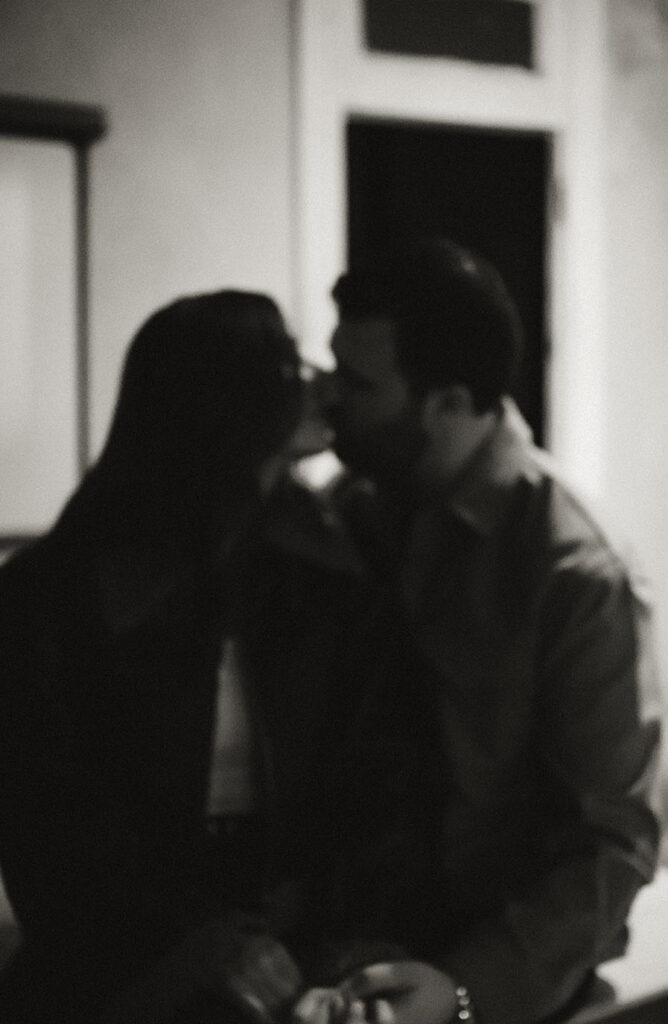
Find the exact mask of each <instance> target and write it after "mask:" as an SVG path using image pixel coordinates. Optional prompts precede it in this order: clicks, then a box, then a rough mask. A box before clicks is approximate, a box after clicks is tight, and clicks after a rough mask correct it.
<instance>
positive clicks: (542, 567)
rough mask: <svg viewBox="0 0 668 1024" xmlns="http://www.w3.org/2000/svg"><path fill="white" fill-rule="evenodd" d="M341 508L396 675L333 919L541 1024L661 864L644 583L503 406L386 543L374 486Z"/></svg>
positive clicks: (343, 489)
mask: <svg viewBox="0 0 668 1024" xmlns="http://www.w3.org/2000/svg"><path fill="white" fill-rule="evenodd" d="M335 501H336V504H337V507H338V509H339V512H340V514H341V515H342V516H343V517H344V518H345V519H346V520H347V521H348V522H349V524H350V527H351V530H352V532H353V533H354V534H355V535H356V536H357V537H358V538H359V545H360V549H361V550H362V551H365V552H366V555H367V562H368V564H369V565H371V566H373V572H374V574H375V576H376V579H377V580H378V582H379V586H380V588H381V590H384V591H385V593H386V594H387V595H389V599H390V601H391V602H392V603H393V604H394V606H395V614H396V617H397V628H396V632H395V634H394V640H393V643H394V645H395V647H396V652H395V655H394V666H395V670H394V671H391V672H389V673H388V674H387V676H386V678H385V680H384V682H382V683H381V684H380V686H379V688H378V690H377V691H376V692H375V693H374V692H368V694H367V698H366V703H365V705H364V707H363V709H362V712H361V717H360V718H359V719H358V723H357V726H356V727H355V728H354V729H353V730H352V733H351V739H350V748H349V750H348V751H347V753H346V756H345V761H346V763H347V765H348V766H349V773H350V774H349V782H348V792H349V794H350V796H349V804H348V805H347V811H346V818H347V820H348V821H349V822H352V821H356V824H355V825H351V826H350V831H349V835H348V838H349V842H348V845H347V847H346V843H345V842H344V843H343V844H342V853H341V871H340V885H341V890H340V891H339V892H338V893H337V897H336V899H337V901H338V907H339V911H338V913H339V919H340V924H341V928H342V929H343V930H345V929H350V928H351V927H353V922H354V921H355V917H356V906H363V907H364V911H363V914H364V919H365V920H366V922H367V927H369V928H374V927H375V925H374V924H373V923H371V922H374V921H376V922H377V924H378V925H379V926H380V927H384V928H385V929H386V931H387V930H389V929H394V937H395V938H397V939H399V940H401V939H404V938H407V939H408V942H409V944H410V946H411V948H412V949H413V951H414V953H415V954H416V955H420V956H423V957H426V958H427V959H429V960H431V961H432V962H434V963H436V964H438V965H440V966H442V967H443V968H444V969H445V970H447V971H448V972H450V973H451V974H452V975H453V976H454V977H455V979H456V980H457V981H459V982H461V983H463V984H465V985H467V986H468V987H469V989H470V991H471V993H472V997H473V1000H474V1002H475V1003H476V1004H477V1006H478V1009H479V1015H480V1019H481V1020H483V1021H485V1022H486V1024H526V1022H530V1021H535V1020H538V1019H540V1018H542V1017H544V1016H547V1015H550V1014H552V1013H553V1012H555V1011H557V1010H558V1009H559V1008H561V1007H563V1006H565V1005H566V1004H567V1003H568V1002H569V1000H570V999H571V997H572V996H573V995H574V993H576V992H577V990H578V989H579V987H580V986H581V985H582V983H583V981H584V980H585V979H586V977H587V975H588V973H589V972H590V971H591V970H592V969H593V968H595V966H596V965H597V964H599V963H601V962H602V961H604V960H606V959H608V958H611V957H614V956H618V955H620V954H621V953H622V952H623V951H624V948H625V944H626V927H625V921H626V918H627V915H628V912H629V908H630V906H631V903H632V900H633V898H634V896H635V894H636V892H637V891H638V889H639V887H640V886H642V885H643V883H645V882H648V881H649V880H650V879H651V877H652V874H653V872H654V869H655V865H656V859H657V848H658V840H659V826H658V822H657V817H656V813H655V811H656V801H655V797H656V768H657V757H658V743H659V707H658V702H657V686H656V679H655V677H654V669H653V662H652V650H651V642H650V638H649V636H648V628H649V620H648V608H647V603H646V600H645V595H644V593H643V590H642V586H641V585H640V584H639V582H638V580H637V579H635V578H634V577H633V576H632V575H631V572H630V570H629V568H628V566H627V565H626V563H625V561H624V560H623V558H622V557H621V556H620V554H619V553H618V551H617V550H616V549H615V547H614V546H613V545H612V544H611V542H610V541H609V540H608V538H607V537H606V535H605V533H604V532H603V530H602V529H601V528H600V527H599V525H598V524H597V522H596V521H595V520H594V518H593V517H592V516H591V515H590V513H589V512H588V511H587V510H586V508H585V507H584V506H583V504H582V503H581V502H580V501H579V500H578V499H577V498H576V497H575V496H574V494H573V492H572V491H571V490H570V489H569V488H568V487H567V486H566V485H565V484H564V483H562V482H561V481H560V480H559V478H558V476H557V474H556V471H555V469H554V467H553V465H552V463H551V461H550V459H549V458H548V456H547V455H546V454H545V453H544V452H542V451H540V450H538V449H537V448H535V447H534V446H533V444H532V443H531V438H530V435H529V431H528V428H527V427H526V425H525V424H524V422H523V421H522V420H521V417H520V416H519V413H518V411H517V409H516V408H515V407H514V406H513V405H512V403H510V402H507V403H506V404H505V407H504V410H503V414H502V416H501V419H500V422H499V425H498V428H497V429H496V431H495V433H494V435H493V436H492V437H491V439H490V440H489V442H488V443H486V444H485V446H484V448H483V449H481V450H480V451H479V453H477V455H476V457H475V459H474V462H473V463H472V464H471V465H470V466H468V467H467V468H466V470H465V472H464V473H463V475H462V476H461V478H460V479H458V480H457V481H455V483H454V484H453V485H450V486H449V487H443V488H438V487H436V488H434V490H432V492H431V493H430V494H429V496H425V497H423V498H421V497H420V496H417V497H415V496H413V499H412V504H411V507H410V508H409V509H408V511H407V513H406V514H405V515H404V520H405V522H404V526H403V528H399V531H398V533H396V534H395V535H393V528H392V525H391V521H392V518H393V516H394V518H401V517H399V516H397V515H396V513H397V511H398V510H397V508H396V507H393V506H392V504H391V502H390V503H388V499H387V496H385V497H384V496H383V495H382V494H376V495H374V494H373V492H372V491H371V490H370V488H369V486H368V485H366V484H364V485H360V484H359V483H352V482H349V483H347V484H345V485H339V487H338V494H337V495H336V496H335ZM406 522H407V526H406ZM373 685H374V684H372V687H373ZM340 804H341V806H344V805H345V799H344V798H343V797H342V798H341V801H340ZM365 822H366V823H367V839H366V841H365V843H366V845H365V846H364V850H363V851H361V848H360V846H359V843H358V842H357V838H356V837H357V836H359V835H360V830H361V829H362V828H363V827H364V823H365ZM388 822H389V823H390V824H389V825H388V827H387V828H385V829H384V828H383V823H388ZM345 827H346V826H345V822H344V824H343V826H342V828H343V829H345ZM355 849H357V851H358V853H357V855H355V854H354V852H351V851H354V850H355ZM346 850H347V852H346ZM356 858H357V859H356ZM356 872H357V873H356ZM374 880H376V882H377V884H376V883H375V882H374ZM374 885H375V889H374ZM346 887H347V888H348V890H349V891H355V890H356V891H357V894H358V895H357V897H356V898H355V899H353V900H351V901H350V903H349V904H348V906H347V910H344V909H343V907H344V906H345V905H346V904H345V899H344V897H343V892H344V891H345V889H346ZM393 896H396V903H395V906H394V908H393V910H391V908H390V904H391V901H392V899H393ZM374 915H375V917H374ZM360 923H361V922H360Z"/></svg>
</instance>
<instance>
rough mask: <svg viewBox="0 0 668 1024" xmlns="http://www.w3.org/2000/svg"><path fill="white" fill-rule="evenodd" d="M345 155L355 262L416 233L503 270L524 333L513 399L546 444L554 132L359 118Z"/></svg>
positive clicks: (350, 239)
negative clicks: (451, 242) (439, 238)
mask: <svg viewBox="0 0 668 1024" xmlns="http://www.w3.org/2000/svg"><path fill="white" fill-rule="evenodd" d="M347 159H348V260H349V262H355V261H356V260H357V259H358V258H360V257H363V256H364V255H365V253H367V252H368V251H369V250H374V249H378V248H382V247H383V246H385V245H391V244H393V243H395V242H397V241H400V240H401V239H402V238H406V237H410V236H414V235H416V234H420V235H447V236H449V237H451V238H453V239H455V240H456V241H457V242H459V243H460V244H462V245H465V246H467V247H469V248H471V249H474V250H476V251H477V252H479V253H480V254H481V255H483V256H485V257H487V258H488V259H489V260H491V262H492V263H494V265H495V266H496V267H497V268H498V269H499V271H500V272H501V274H502V275H503V277H504V280H505V281H506V284H507V286H508V288H509V289H510V291H511V293H512V294H513V296H514V298H515V301H516V302H517V305H518V307H519V310H520V315H521V317H522V322H523V326H524V331H525V335H526V351H525V356H524V363H523V367H522V373H521V376H520V380H519V382H518V386H517V390H516V395H515V397H516V399H517V401H518V403H519V405H520V408H521V409H522V412H523V413H524V415H525V417H526V418H527V420H528V421H529V423H530V425H531V427H532V428H533V431H534V436H535V438H536V440H537V441H538V442H539V443H542V442H543V440H544V430H543V427H544V376H545V375H544V365H545V357H546V352H547V338H546V333H547V331H546V315H545V263H546V256H545V250H546V232H547V224H546V213H547V190H548V180H549V173H550V136H549V135H548V134H546V133H544V132H509V131H496V130H478V129H475V130H474V129H469V128H459V127H457V128H452V127H443V126H441V125H432V124H422V123H414V122H411V123H405V122H396V121H387V120H368V119H364V120H362V119H355V120H352V121H351V122H350V123H349V125H348V130H347Z"/></svg>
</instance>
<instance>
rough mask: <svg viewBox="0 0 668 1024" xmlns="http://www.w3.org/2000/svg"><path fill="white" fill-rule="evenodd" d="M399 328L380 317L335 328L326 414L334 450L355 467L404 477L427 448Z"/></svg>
mask: <svg viewBox="0 0 668 1024" xmlns="http://www.w3.org/2000/svg"><path fill="white" fill-rule="evenodd" d="M395 337H396V328H395V326H394V324H393V323H392V322H391V321H390V320H387V319H385V318H382V317H365V318H363V319H350V320H347V319H344V320H342V321H341V322H340V323H339V326H338V327H337V328H336V330H335V331H334V335H333V337H332V352H333V354H334V357H335V359H336V370H335V372H334V374H333V379H332V396H331V399H330V400H329V402H328V410H327V412H328V418H329V422H330V423H331V425H332V428H333V429H334V433H335V440H334V450H335V451H336V453H337V455H338V456H339V458H340V459H341V460H342V462H344V463H346V465H348V466H350V468H351V469H354V470H356V471H357V472H359V473H362V474H364V475H366V476H370V477H372V478H378V479H392V480H399V481H400V480H401V479H402V478H405V476H406V475H407V473H409V472H410V471H411V469H412V468H413V466H414V465H415V462H416V460H417V459H418V458H419V456H420V455H421V454H422V452H423V450H424V446H425V441H426V437H425V433H424V430H423V428H422V425H421V420H420V406H419V403H417V402H416V400H415V399H414V397H413V396H412V394H411V391H410V388H409V385H408V383H407V381H406V380H405V378H404V377H403V375H402V373H401V371H400V369H399V367H398V366H397V363H396V347H395Z"/></svg>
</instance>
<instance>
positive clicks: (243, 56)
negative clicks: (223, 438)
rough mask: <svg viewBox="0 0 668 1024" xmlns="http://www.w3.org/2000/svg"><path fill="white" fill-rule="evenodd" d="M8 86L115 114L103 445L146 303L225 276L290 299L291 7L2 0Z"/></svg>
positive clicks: (101, 194) (100, 396)
mask: <svg viewBox="0 0 668 1024" xmlns="http://www.w3.org/2000/svg"><path fill="white" fill-rule="evenodd" d="M0 92H5V93H14V94H21V95H25V96H32V97H36V98H48V99H56V100H66V101H73V102H81V103H94V104H99V105H101V106H103V107H104V108H105V109H106V111H107V113H108V117H109V122H110V130H109V134H108V136H107V137H106V139H104V140H103V141H102V142H101V143H98V144H97V145H96V147H95V148H94V150H93V159H92V175H91V185H92V207H91V294H90V300H91V374H92V393H91V403H92V409H91V419H92V437H93V447H94V449H96V450H97V448H98V447H99V445H100V443H101V441H102V438H103V436H104V433H105V431H106V427H107V423H108V417H109V413H110V409H111V406H112V402H113V398H114V395H115V390H116V384H117V376H118V371H119V366H120V361H121V356H122V353H123V351H124V349H125V347H126V345H127V343H128V341H129V339H130V337H131V335H132V333H133V332H134V331H135V329H136V328H137V327H138V326H139V324H140V322H141V321H142V320H143V319H144V318H145V317H146V315H147V314H148V313H149V312H150V311H151V310H152V309H154V308H155V307H156V306H158V305H160V304H162V303H164V302H166V301H169V300H170V299H171V298H173V297H175V296H176V295H177V294H180V293H183V292H187V291H191V290H197V289H208V288H217V287H224V286H227V285H238V286H242V287H252V288H258V289H261V290H265V291H268V292H270V293H271V294H273V295H274V297H276V298H277V299H278V301H279V302H280V303H281V304H282V305H283V306H284V307H285V306H286V305H287V306H289V305H290V303H291V302H292V292H293V282H292V279H291V261H292V251H291V234H290V202H291V182H290V129H289V116H290V114H289V110H290V55H289V2H288V0H271V2H267V0H141V2H136V0H115V2H113V3H108V2H106V0H40V3H26V2H25V0H2V3H1V4H0ZM288 312H290V310H289V309H288Z"/></svg>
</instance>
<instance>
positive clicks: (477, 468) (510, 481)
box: [440, 397, 533, 536]
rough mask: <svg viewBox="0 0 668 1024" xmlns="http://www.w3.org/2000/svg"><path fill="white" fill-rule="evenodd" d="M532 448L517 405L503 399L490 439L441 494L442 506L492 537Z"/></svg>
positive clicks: (482, 533) (528, 429)
mask: <svg viewBox="0 0 668 1024" xmlns="http://www.w3.org/2000/svg"><path fill="white" fill-rule="evenodd" d="M532 447H533V438H532V433H531V429H530V427H529V425H528V424H527V423H526V421H525V420H524V419H523V417H522V414H521V413H520V411H519V409H518V408H517V405H516V404H515V402H514V401H513V400H512V399H511V398H509V397H506V398H504V399H503V400H502V405H501V414H500V416H499V420H498V423H497V425H496V427H495V429H494V430H493V432H492V434H491V435H490V437H489V438H488V439H487V440H486V441H485V442H484V444H483V446H482V447H481V448H480V449H479V450H478V451H477V452H476V453H475V455H474V456H473V458H472V460H471V461H470V462H469V463H468V465H467V466H466V467H465V468H464V470H463V471H462V473H461V474H460V476H459V477H458V479H457V480H456V481H455V482H454V484H450V485H449V486H448V487H447V488H444V489H443V490H442V491H441V492H440V503H441V505H442V507H444V508H446V509H447V510H448V511H449V512H450V513H451V514H452V515H454V516H455V517H456V518H458V519H460V520H461V521H463V522H464V523H466V524H467V525H468V526H469V527H470V528H471V529H473V530H474V531H475V532H476V533H479V534H481V535H483V536H489V535H490V534H492V533H493V532H494V530H495V529H496V528H497V526H498V525H499V524H500V522H501V519H502V517H503V514H504V512H505V511H506V510H507V507H508V503H509V501H510V498H511V492H512V488H513V486H514V484H515V483H516V482H517V480H518V479H519V478H520V477H521V476H522V474H523V472H525V470H526V468H527V462H528V459H527V456H528V455H529V452H530V451H531V449H532Z"/></svg>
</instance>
